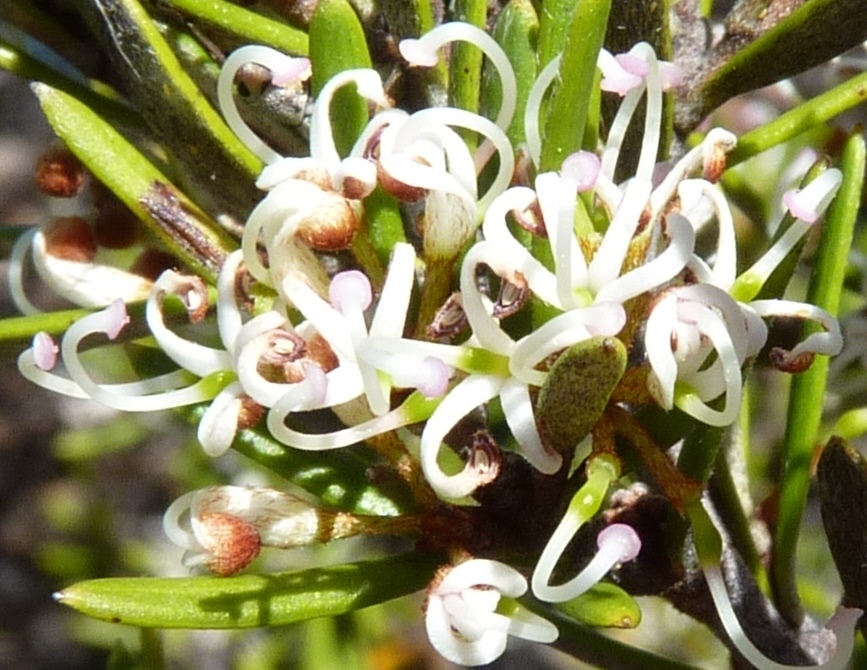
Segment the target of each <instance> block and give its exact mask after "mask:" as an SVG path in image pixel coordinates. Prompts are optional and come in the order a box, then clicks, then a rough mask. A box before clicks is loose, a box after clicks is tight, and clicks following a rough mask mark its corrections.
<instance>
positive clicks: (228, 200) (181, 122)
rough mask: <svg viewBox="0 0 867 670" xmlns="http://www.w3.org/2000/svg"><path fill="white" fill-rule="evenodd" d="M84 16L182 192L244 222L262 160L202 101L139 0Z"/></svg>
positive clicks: (106, 5)
mask: <svg viewBox="0 0 867 670" xmlns="http://www.w3.org/2000/svg"><path fill="white" fill-rule="evenodd" d="M88 11H89V12H90V18H91V19H92V20H94V22H96V23H97V24H98V26H97V30H98V32H99V34H100V35H101V37H102V40H103V42H104V43H105V44H106V47H107V49H108V50H109V52H110V53H111V54H112V56H113V60H114V65H115V67H116V69H117V70H118V75H119V76H120V77H121V78H122V80H123V81H124V82H125V84H126V88H127V92H128V94H129V96H130V98H131V100H132V101H133V102H134V103H135V106H136V108H137V109H138V110H139V111H141V113H142V115H143V116H144V117H145V119H146V120H147V122H148V124H149V125H150V126H151V127H152V128H153V130H154V132H155V133H156V135H157V136H158V139H159V141H160V143H161V144H162V145H163V146H165V147H166V148H167V149H168V150H169V151H170V152H171V155H172V158H173V159H174V160H175V161H177V163H178V164H179V166H180V167H181V169H179V170H178V175H179V177H180V178H182V179H183V180H184V183H182V184H181V186H182V187H183V188H184V189H185V190H188V191H189V193H190V195H191V197H193V199H194V200H196V202H197V203H198V204H199V205H200V206H201V207H203V208H205V209H206V210H209V211H212V212H213V213H214V214H222V213H228V214H231V215H232V216H234V217H235V218H237V219H240V220H244V219H246V217H247V215H248V214H249V212H250V210H251V209H252V207H253V206H254V205H255V204H256V202H258V201H259V200H260V198H261V193H260V192H259V191H258V189H256V187H255V185H254V183H253V182H254V180H255V178H256V177H257V176H258V174H259V172H260V171H261V169H262V163H261V161H260V160H259V159H258V158H257V157H256V156H255V155H254V154H253V153H252V152H251V151H250V150H249V149H248V148H247V147H246V146H245V145H244V144H243V143H242V142H241V141H240V140H239V139H238V138H237V137H236V136H235V134H234V133H233V132H232V131H231V130H230V129H229V127H228V126H227V125H226V123H225V122H224V121H223V118H222V117H221V116H220V114H219V113H218V112H217V111H216V110H215V109H214V108H213V107H212V106H211V105H210V104H209V103H208V100H207V98H205V96H204V95H202V92H201V91H200V90H199V88H198V87H197V86H196V84H195V82H194V81H193V79H192V78H191V77H190V75H189V74H187V72H186V71H185V70H184V68H183V66H182V65H181V63H180V61H179V60H178V58H177V56H175V54H174V52H173V51H172V49H171V47H170V46H169V44H168V43H167V42H166V40H165V38H163V36H162V35H161V34H160V31H159V29H158V28H157V27H156V25H155V24H154V22H153V20H152V19H151V17H150V16H149V15H148V13H147V12H146V11H145V10H144V8H143V7H142V5H141V4H140V3H139V2H138V0H96V2H95V3H94V6H93V7H92V8H90V9H89V10H88ZM215 186H216V188H215Z"/></svg>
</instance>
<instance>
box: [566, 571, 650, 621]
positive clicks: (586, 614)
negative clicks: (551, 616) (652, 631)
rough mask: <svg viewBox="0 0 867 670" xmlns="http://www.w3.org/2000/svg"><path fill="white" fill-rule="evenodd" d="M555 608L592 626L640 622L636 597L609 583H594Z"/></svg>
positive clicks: (639, 609) (639, 610)
mask: <svg viewBox="0 0 867 670" xmlns="http://www.w3.org/2000/svg"><path fill="white" fill-rule="evenodd" d="M555 607H556V608H557V609H558V610H559V611H561V612H563V614H566V615H567V616H569V617H571V618H573V619H574V620H575V621H577V622H579V623H582V624H584V625H585V626H593V627H594V628H636V627H637V626H638V624H639V623H641V608H640V607H639V606H638V603H637V602H636V601H635V598H633V597H632V596H631V595H629V594H628V593H627V592H626V591H624V590H623V589H621V588H620V587H619V586H617V585H616V584H612V583H611V582H599V583H598V584H594V585H593V586H592V587H591V588H590V590H588V591H585V592H584V593H582V594H581V595H580V596H578V597H577V598H573V599H572V600H568V601H566V602H564V603H560V604H557V605H555Z"/></svg>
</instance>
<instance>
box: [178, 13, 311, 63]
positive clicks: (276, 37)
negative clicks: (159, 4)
mask: <svg viewBox="0 0 867 670" xmlns="http://www.w3.org/2000/svg"><path fill="white" fill-rule="evenodd" d="M167 4H170V5H174V6H175V7H177V8H178V9H180V10H181V11H182V12H184V13H186V14H189V15H190V16H195V17H196V18H198V19H201V20H203V21H205V22H206V23H209V24H211V25H213V26H217V27H219V28H222V29H223V30H227V31H229V32H230V33H233V34H235V35H238V36H240V37H243V38H244V41H246V42H250V43H252V44H266V45H268V46H271V47H274V48H275V49H279V50H280V51H284V52H286V53H290V54H299V55H306V54H307V49H308V45H307V35H306V34H305V33H304V31H303V30H299V29H298V28H293V27H292V26H289V25H286V24H285V23H283V22H281V21H275V20H274V19H269V18H268V17H266V16H262V15H261V14H257V13H256V12H253V11H250V10H248V9H244V8H243V7H239V6H238V5H236V4H233V3H231V2H224V1H223V0H168V2H167Z"/></svg>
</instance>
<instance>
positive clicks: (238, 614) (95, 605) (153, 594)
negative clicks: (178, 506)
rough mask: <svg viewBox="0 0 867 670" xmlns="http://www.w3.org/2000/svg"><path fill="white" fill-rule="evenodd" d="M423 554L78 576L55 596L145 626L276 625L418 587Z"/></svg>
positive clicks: (427, 562) (429, 572) (429, 565)
mask: <svg viewBox="0 0 867 670" xmlns="http://www.w3.org/2000/svg"><path fill="white" fill-rule="evenodd" d="M437 565H438V562H437V560H436V559H435V558H434V557H432V556H429V555H421V554H417V553H409V554H403V555H400V556H391V557H388V558H383V559H379V560H373V561H362V562H359V563H353V564H349V565H338V566H334V567H329V568H313V569H310V570H303V571H300V572H283V573H277V574H271V575H242V576H239V577H176V578H171V577H113V578H107V579H94V580H88V581H84V582H79V583H77V584H74V585H72V586H70V587H68V588H66V589H63V590H62V591H60V592H59V593H57V594H55V599H56V600H57V601H58V602H60V603H62V604H64V605H67V606H68V607H71V608H73V609H74V610H77V611H79V612H81V613H82V614H87V615H88V616H92V617H95V618H97V619H102V620H105V621H111V622H114V623H124V624H130V625H134V626H143V627H146V628H195V629H220V628H222V629H226V628H253V627H259V626H282V625H285V624H289V623H294V622H296V621H304V620H306V619H313V618H315V617H322V616H336V615H338V614H344V613H346V612H352V611H354V610H357V609H361V608H362V607H368V606H370V605H376V604H378V603H382V602H385V601H387V600H392V599H394V598H399V597H400V596H404V595H407V594H410V593H413V592H415V591H418V590H420V589H422V588H424V587H425V585H426V584H427V583H428V582H429V581H430V580H431V578H432V577H433V573H434V571H435V570H436V567H437Z"/></svg>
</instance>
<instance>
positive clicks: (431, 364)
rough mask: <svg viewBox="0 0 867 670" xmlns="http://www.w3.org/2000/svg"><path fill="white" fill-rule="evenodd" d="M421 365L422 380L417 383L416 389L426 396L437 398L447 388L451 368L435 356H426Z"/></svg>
mask: <svg viewBox="0 0 867 670" xmlns="http://www.w3.org/2000/svg"><path fill="white" fill-rule="evenodd" d="M421 366H422V370H421V371H420V372H421V374H422V375H423V376H424V381H422V383H420V384H419V385H418V390H419V391H421V392H422V393H424V395H425V396H427V397H428V398H439V397H440V396H441V395H442V394H443V393H445V392H446V391H447V390H448V387H449V379H450V378H451V376H452V370H451V368H450V367H449V366H448V365H446V364H445V363H443V362H442V361H441V360H440V359H439V358H436V357H435V356H426V357H425V358H424V360H422V362H421Z"/></svg>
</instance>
